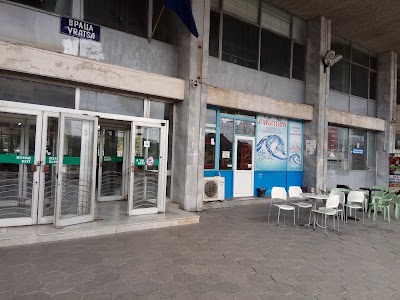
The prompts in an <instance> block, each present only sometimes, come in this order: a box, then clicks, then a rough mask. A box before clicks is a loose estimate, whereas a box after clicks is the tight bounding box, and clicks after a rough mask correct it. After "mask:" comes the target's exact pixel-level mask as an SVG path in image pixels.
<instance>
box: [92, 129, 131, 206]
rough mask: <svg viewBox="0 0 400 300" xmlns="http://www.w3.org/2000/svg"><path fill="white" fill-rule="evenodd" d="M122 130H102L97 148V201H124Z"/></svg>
mask: <svg viewBox="0 0 400 300" xmlns="http://www.w3.org/2000/svg"><path fill="white" fill-rule="evenodd" d="M125 136H126V131H124V130H113V129H106V128H102V129H101V131H100V147H99V149H100V150H99V188H98V200H99V201H114V200H123V199H126V192H125V178H126V176H125V175H126V169H127V166H125V165H126V163H127V162H126V159H124V157H126V155H124V151H125V147H124V144H125V139H126V138H125Z"/></svg>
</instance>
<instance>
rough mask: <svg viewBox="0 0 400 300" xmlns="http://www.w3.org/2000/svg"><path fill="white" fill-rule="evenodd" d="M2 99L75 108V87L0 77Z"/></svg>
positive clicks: (0, 96)
mask: <svg viewBox="0 0 400 300" xmlns="http://www.w3.org/2000/svg"><path fill="white" fill-rule="evenodd" d="M0 99H1V100H7V101H14V102H22V103H31V104H39V105H48V106H56V107H65V108H75V88H71V87H65V86H58V85H52V84H47V83H41V82H34V81H28V80H21V79H14V78H7V77H0Z"/></svg>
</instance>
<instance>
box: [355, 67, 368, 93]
mask: <svg viewBox="0 0 400 300" xmlns="http://www.w3.org/2000/svg"><path fill="white" fill-rule="evenodd" d="M368 73H369V72H368V69H367V68H364V67H361V66H358V65H355V64H351V94H352V95H354V96H358V97H362V98H368Z"/></svg>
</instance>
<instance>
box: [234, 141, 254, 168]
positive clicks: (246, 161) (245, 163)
mask: <svg viewBox="0 0 400 300" xmlns="http://www.w3.org/2000/svg"><path fill="white" fill-rule="evenodd" d="M236 157H237V159H236V170H252V169H253V141H248V140H242V139H238V140H237V152H236Z"/></svg>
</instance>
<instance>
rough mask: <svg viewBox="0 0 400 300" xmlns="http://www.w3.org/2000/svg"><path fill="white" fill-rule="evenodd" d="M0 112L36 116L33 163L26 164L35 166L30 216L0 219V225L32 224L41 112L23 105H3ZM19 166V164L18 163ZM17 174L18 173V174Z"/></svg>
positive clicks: (40, 135)
mask: <svg viewBox="0 0 400 300" xmlns="http://www.w3.org/2000/svg"><path fill="white" fill-rule="evenodd" d="M0 107H1V112H0V113H5V114H7V113H8V114H19V115H28V116H32V117H35V116H36V132H35V153H34V161H33V162H34V163H33V164H32V165H27V166H33V165H34V166H36V170H35V171H33V176H32V199H31V216H30V217H21V218H5V219H0V227H11V226H24V225H34V224H37V220H38V215H37V211H38V202H39V178H40V169H41V167H40V166H41V164H42V162H41V145H42V140H41V139H42V125H43V124H42V122H43V112H42V111H40V110H31V109H27V108H23V107H10V106H7V107H4V106H1V104H0ZM20 166H21V165H20ZM18 176H19V174H18Z"/></svg>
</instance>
